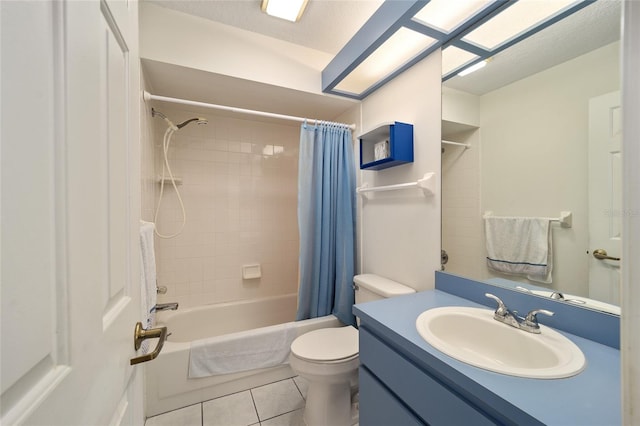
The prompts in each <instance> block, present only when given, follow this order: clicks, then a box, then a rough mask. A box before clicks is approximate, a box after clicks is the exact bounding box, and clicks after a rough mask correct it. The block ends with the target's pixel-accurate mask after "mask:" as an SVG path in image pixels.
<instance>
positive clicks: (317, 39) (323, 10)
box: [144, 0, 383, 55]
mask: <svg viewBox="0 0 640 426" xmlns="http://www.w3.org/2000/svg"><path fill="white" fill-rule="evenodd" d="M144 1H145V2H147V3H153V4H156V5H158V6H162V7H166V8H169V9H173V10H177V11H179V12H184V13H188V14H190V15H195V16H199V17H201V18H205V19H209V20H211V21H215V22H219V23H221V24H226V25H231V26H234V27H237V28H241V29H244V30H247V31H252V32H256V33H259V34H262V35H266V36H269V37H273V38H276V39H279V40H284V41H288V42H290V43H294V44H298V45H300V46H304V47H309V48H311V49H316V50H320V51H322V52H325V53H330V54H332V55H335V54H337V53H338V52H339V51H340V49H342V48H343V47H344V45H345V44H347V42H348V41H349V40H350V39H351V37H353V35H354V34H355V33H356V31H358V30H359V29H360V28H361V27H362V26H363V25H364V23H365V22H366V21H367V20H368V19H369V17H371V15H372V14H373V12H375V11H376V10H377V9H378V8H379V7H380V5H381V4H382V3H383V0H309V2H308V4H307V7H306V9H305V12H304V14H303V15H302V18H301V19H300V21H299V22H296V23H293V22H289V21H285V20H283V19H278V18H274V17H271V16H268V15H267V14H265V13H263V12H262V11H261V10H260V4H261V0H144ZM327 23H331V24H330V25H327Z"/></svg>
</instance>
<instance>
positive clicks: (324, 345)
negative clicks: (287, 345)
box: [291, 325, 358, 361]
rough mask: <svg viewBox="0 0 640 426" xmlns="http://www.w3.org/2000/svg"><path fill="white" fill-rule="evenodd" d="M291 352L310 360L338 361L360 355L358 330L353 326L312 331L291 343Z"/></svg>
mask: <svg viewBox="0 0 640 426" xmlns="http://www.w3.org/2000/svg"><path fill="white" fill-rule="evenodd" d="M291 352H292V353H293V354H294V355H295V356H297V357H298V358H304V359H308V360H310V361H336V360H340V359H344V358H352V357H354V356H356V355H358V330H356V329H355V328H354V327H352V326H350V325H349V326H346V327H338V328H322V329H319V330H314V331H310V332H308V333H305V334H303V335H302V336H300V337H298V338H296V339H295V340H294V341H293V343H291Z"/></svg>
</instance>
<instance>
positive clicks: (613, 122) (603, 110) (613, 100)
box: [589, 92, 623, 305]
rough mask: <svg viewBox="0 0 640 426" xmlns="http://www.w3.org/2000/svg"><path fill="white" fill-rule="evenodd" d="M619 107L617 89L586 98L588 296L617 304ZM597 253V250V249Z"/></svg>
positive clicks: (619, 161) (618, 275)
mask: <svg viewBox="0 0 640 426" xmlns="http://www.w3.org/2000/svg"><path fill="white" fill-rule="evenodd" d="M621 143H622V111H621V108H620V92H613V93H609V94H606V95H602V96H598V97H596V98H592V99H590V101H589V244H590V247H589V297H590V298H592V299H596V300H601V301H603V302H608V303H613V304H616V305H619V304H620V261H619V260H614V259H598V258H596V257H595V256H594V252H595V251H596V250H604V252H606V255H607V256H609V257H611V258H620V251H621V242H620V237H621V232H622V229H621V226H622V214H623V211H622V181H621V179H622V156H621V151H620V148H621ZM596 254H597V253H596Z"/></svg>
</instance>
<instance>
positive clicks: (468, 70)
mask: <svg viewBox="0 0 640 426" xmlns="http://www.w3.org/2000/svg"><path fill="white" fill-rule="evenodd" d="M485 65H487V61H486V60H484V61H480V62H478V63H477V64H474V65H471V66H470V67H469V68H466V69H464V70H462V71H460V72H459V73H458V75H459V76H460V77H464V76H465V75H467V74H471V73H472V72H474V71H478V70H479V69H480V68H484V66H485Z"/></svg>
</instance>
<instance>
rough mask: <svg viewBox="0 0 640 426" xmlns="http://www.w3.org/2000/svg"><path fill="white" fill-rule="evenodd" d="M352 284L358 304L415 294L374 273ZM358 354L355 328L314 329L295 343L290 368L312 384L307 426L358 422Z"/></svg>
mask: <svg viewBox="0 0 640 426" xmlns="http://www.w3.org/2000/svg"><path fill="white" fill-rule="evenodd" d="M353 281H354V290H355V301H356V303H364V302H370V301H374V300H380V299H386V298H390V297H396V296H401V295H404V294H411V293H415V290H414V289H412V288H410V287H407V286H405V285H403V284H400V283H398V282H396V281H392V280H390V279H387V278H384V277H380V276H378V275H373V274H363V275H356V276H355V277H353ZM358 351H359V349H358V330H356V329H355V328H354V327H352V326H346V327H338V328H323V329H320V330H314V331H311V332H309V333H306V334H303V335H302V336H299V337H298V338H296V339H295V340H294V341H293V343H292V344H291V354H290V355H289V365H290V366H291V369H292V370H293V371H294V372H296V373H297V374H298V375H299V376H300V377H303V378H305V379H307V381H308V382H309V389H308V391H307V401H306V405H305V409H304V421H305V423H306V425H307V426H349V425H352V424H354V423H357V421H358V416H357V412H356V413H355V415H354V416H353V417H352V413H351V402H352V401H351V400H352V398H351V395H352V394H353V393H355V392H357V384H358V367H359V365H360V360H359V358H358ZM352 388H353V389H352Z"/></svg>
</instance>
